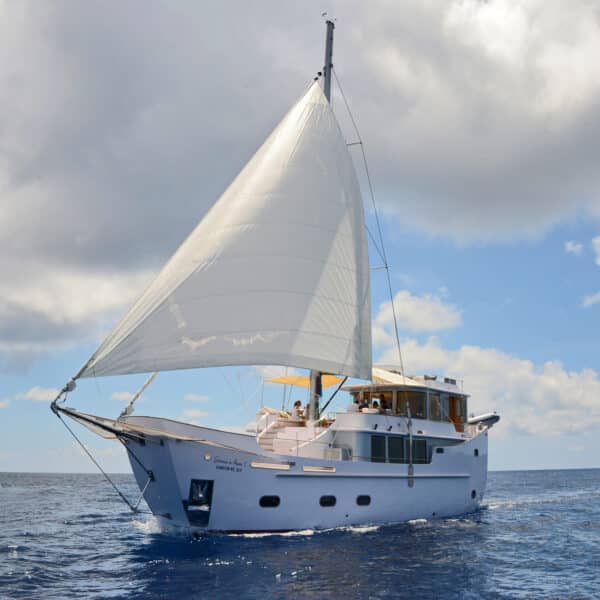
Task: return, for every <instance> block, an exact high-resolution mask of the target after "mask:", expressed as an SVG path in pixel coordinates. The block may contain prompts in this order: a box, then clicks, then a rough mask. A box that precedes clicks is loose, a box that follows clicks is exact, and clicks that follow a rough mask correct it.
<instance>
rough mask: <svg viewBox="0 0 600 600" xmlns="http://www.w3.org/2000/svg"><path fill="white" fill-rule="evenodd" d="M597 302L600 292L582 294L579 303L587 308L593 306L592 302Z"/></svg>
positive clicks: (599, 299) (599, 298)
mask: <svg viewBox="0 0 600 600" xmlns="http://www.w3.org/2000/svg"><path fill="white" fill-rule="evenodd" d="M598 302H600V292H596V293H595V294H588V295H587V296H584V297H583V300H582V301H581V305H582V306H583V307H584V308H589V307H590V306H594V304H598Z"/></svg>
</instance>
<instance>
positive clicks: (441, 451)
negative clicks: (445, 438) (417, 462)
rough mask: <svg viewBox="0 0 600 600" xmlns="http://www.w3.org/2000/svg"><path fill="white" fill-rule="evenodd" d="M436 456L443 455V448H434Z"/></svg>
mask: <svg viewBox="0 0 600 600" xmlns="http://www.w3.org/2000/svg"><path fill="white" fill-rule="evenodd" d="M435 451H436V453H437V454H444V449H443V448H436V449H435Z"/></svg>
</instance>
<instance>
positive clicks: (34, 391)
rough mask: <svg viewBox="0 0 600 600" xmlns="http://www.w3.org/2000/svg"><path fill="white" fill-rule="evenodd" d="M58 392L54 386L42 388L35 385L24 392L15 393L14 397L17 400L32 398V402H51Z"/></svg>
mask: <svg viewBox="0 0 600 600" xmlns="http://www.w3.org/2000/svg"><path fill="white" fill-rule="evenodd" d="M58 392H59V390H58V389H55V388H44V387H40V386H38V385H36V386H34V387H32V388H31V389H29V390H27V391H26V392H23V393H21V394H17V395H16V396H15V398H16V399H17V400H33V401H34V402H51V401H52V400H54V398H56V396H58Z"/></svg>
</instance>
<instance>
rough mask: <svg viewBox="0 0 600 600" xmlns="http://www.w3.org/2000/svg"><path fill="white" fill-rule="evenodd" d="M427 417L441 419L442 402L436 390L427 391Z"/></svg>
mask: <svg viewBox="0 0 600 600" xmlns="http://www.w3.org/2000/svg"><path fill="white" fill-rule="evenodd" d="M429 418H430V419H431V420H432V421H442V420H444V417H443V415H442V404H441V401H440V394H439V393H438V392H429Z"/></svg>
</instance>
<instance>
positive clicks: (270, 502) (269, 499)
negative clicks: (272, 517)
mask: <svg viewBox="0 0 600 600" xmlns="http://www.w3.org/2000/svg"><path fill="white" fill-rule="evenodd" d="M258 503H259V504H260V505H261V506H262V507H263V508H275V507H276V506H279V496H263V497H262V498H261V499H260V500H259V501H258Z"/></svg>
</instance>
